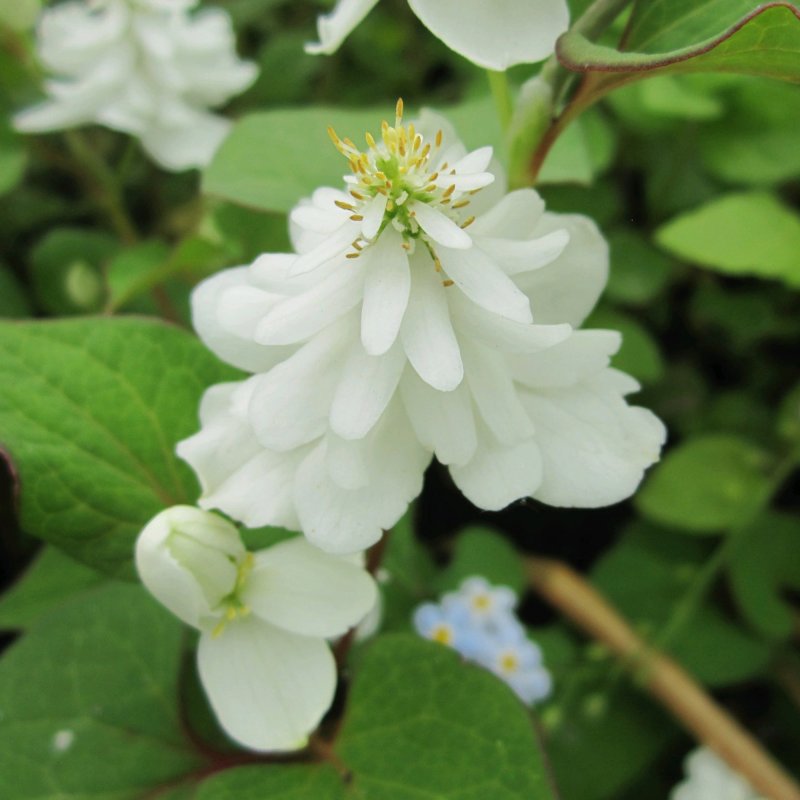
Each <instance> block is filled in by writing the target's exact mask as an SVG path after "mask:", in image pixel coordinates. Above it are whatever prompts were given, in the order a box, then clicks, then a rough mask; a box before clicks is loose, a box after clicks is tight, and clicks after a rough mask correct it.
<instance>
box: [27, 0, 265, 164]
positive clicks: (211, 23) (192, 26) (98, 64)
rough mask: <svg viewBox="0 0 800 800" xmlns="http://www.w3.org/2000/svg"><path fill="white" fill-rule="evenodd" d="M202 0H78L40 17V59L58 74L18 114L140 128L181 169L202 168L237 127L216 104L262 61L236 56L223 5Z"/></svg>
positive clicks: (31, 125) (150, 148) (40, 128)
mask: <svg viewBox="0 0 800 800" xmlns="http://www.w3.org/2000/svg"><path fill="white" fill-rule="evenodd" d="M195 5H197V0H69V2H66V3H63V4H61V5H57V6H55V7H53V8H49V9H46V10H45V11H44V12H43V13H42V16H41V18H40V20H39V25H38V31H37V49H38V53H39V58H40V60H41V62H42V64H43V65H44V67H45V68H46V69H47V71H48V72H49V73H51V74H52V75H53V78H52V79H51V80H48V81H47V82H46V84H45V90H46V93H47V95H48V99H47V100H46V101H45V102H44V103H42V104H41V105H38V106H35V107H33V108H30V109H28V110H26V111H23V112H21V113H20V114H18V115H17V116H16V118H15V125H16V127H17V129H18V130H21V131H26V132H46V131H55V130H61V129H64V128H72V127H75V126H79V125H85V124H88V123H97V124H100V125H104V126H106V127H108V128H113V129H114V130H117V131H122V132H124V133H129V134H131V135H133V136H138V137H139V138H140V139H141V142H142V145H143V147H144V148H145V150H146V151H147V152H148V153H149V154H150V155H151V156H152V157H153V159H154V160H155V161H157V162H158V163H159V164H160V165H161V166H163V167H165V168H166V169H171V170H182V169H187V168H190V167H200V166H204V165H206V164H208V163H209V161H210V160H211V157H212V156H213V154H214V152H215V151H216V149H217V147H218V146H219V145H220V143H221V142H222V140H223V139H224V138H225V136H226V135H227V133H228V130H229V127H230V123H229V122H228V120H226V119H224V118H223V117H220V116H218V115H216V114H212V113H210V112H209V111H208V110H207V109H208V108H211V107H214V106H218V105H221V104H222V103H224V102H225V101H226V100H227V99H228V98H230V97H232V96H233V95H235V94H238V93H239V92H241V91H243V90H244V89H245V88H247V86H249V85H250V84H251V83H252V82H253V80H254V78H255V76H256V73H257V70H256V67H255V65H254V64H252V63H249V62H243V61H240V60H239V59H238V58H237V56H236V51H235V39H234V34H233V30H232V27H231V22H230V18H229V17H228V15H227V13H226V12H225V11H223V10H221V9H206V10H204V11H202V12H200V13H198V14H197V15H195V16H192V15H190V13H189V10H190V9H191V8H192V7H194V6H195Z"/></svg>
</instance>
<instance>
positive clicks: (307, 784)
mask: <svg viewBox="0 0 800 800" xmlns="http://www.w3.org/2000/svg"><path fill="white" fill-rule="evenodd" d="M195 792H196V794H195V793H194V792H192V794H191V795H190V797H191V800H267V798H268V799H269V800H344V799H345V798H346V797H353V795H351V794H350V793H349V792H346V791H345V786H344V784H343V782H342V778H341V776H340V775H339V774H338V773H337V772H336V770H335V769H334V768H333V767H331V766H327V765H306V764H303V765H297V766H282V765H277V764H270V765H268V766H258V767H238V768H237V769H227V770H224V771H223V772H219V773H217V774H216V775H212V776H211V778H209V779H208V780H206V781H204V782H203V783H202V784H200V786H199V788H197V789H195ZM355 798H358V795H356V796H355V797H354V800H355ZM158 800H161V795H159V798H158Z"/></svg>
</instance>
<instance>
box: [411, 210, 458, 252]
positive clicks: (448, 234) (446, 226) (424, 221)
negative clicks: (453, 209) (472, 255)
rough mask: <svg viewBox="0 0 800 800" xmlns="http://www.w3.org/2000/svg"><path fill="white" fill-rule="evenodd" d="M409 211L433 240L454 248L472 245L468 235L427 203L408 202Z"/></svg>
mask: <svg viewBox="0 0 800 800" xmlns="http://www.w3.org/2000/svg"><path fill="white" fill-rule="evenodd" d="M409 212H410V213H412V214H413V215H414V218H415V219H416V220H417V222H418V223H419V226H420V228H422V230H423V231H425V233H427V234H428V236H430V237H431V239H433V241H434V242H437V243H438V244H441V245H443V246H444V247H452V248H454V249H456V250H466V249H467V248H469V247H472V239H471V237H470V235H469V234H468V233H467V232H466V231H464V230H462V229H461V228H459V227H458V225H456V223H455V222H453V220H451V219H450V217H448V216H447V215H445V214H443V213H442V212H441V211H438V210H437V209H435V208H434V207H433V206H429V205H428V204H427V203H417V202H414V203H410V204H409Z"/></svg>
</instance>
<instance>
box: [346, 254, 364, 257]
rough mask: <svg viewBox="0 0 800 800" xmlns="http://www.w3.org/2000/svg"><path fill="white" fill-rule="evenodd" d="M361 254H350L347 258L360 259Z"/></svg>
mask: <svg viewBox="0 0 800 800" xmlns="http://www.w3.org/2000/svg"><path fill="white" fill-rule="evenodd" d="M360 255H361V253H348V254H347V255H346V256H345V258H358V257H359V256H360Z"/></svg>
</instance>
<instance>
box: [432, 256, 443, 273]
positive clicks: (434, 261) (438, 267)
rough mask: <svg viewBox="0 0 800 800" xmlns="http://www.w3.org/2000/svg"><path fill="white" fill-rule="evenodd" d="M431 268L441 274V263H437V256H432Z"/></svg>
mask: <svg viewBox="0 0 800 800" xmlns="http://www.w3.org/2000/svg"><path fill="white" fill-rule="evenodd" d="M433 268H434V269H435V270H436V271H437V272H441V271H442V262H441V261H439V257H438V256H434V257H433Z"/></svg>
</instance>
